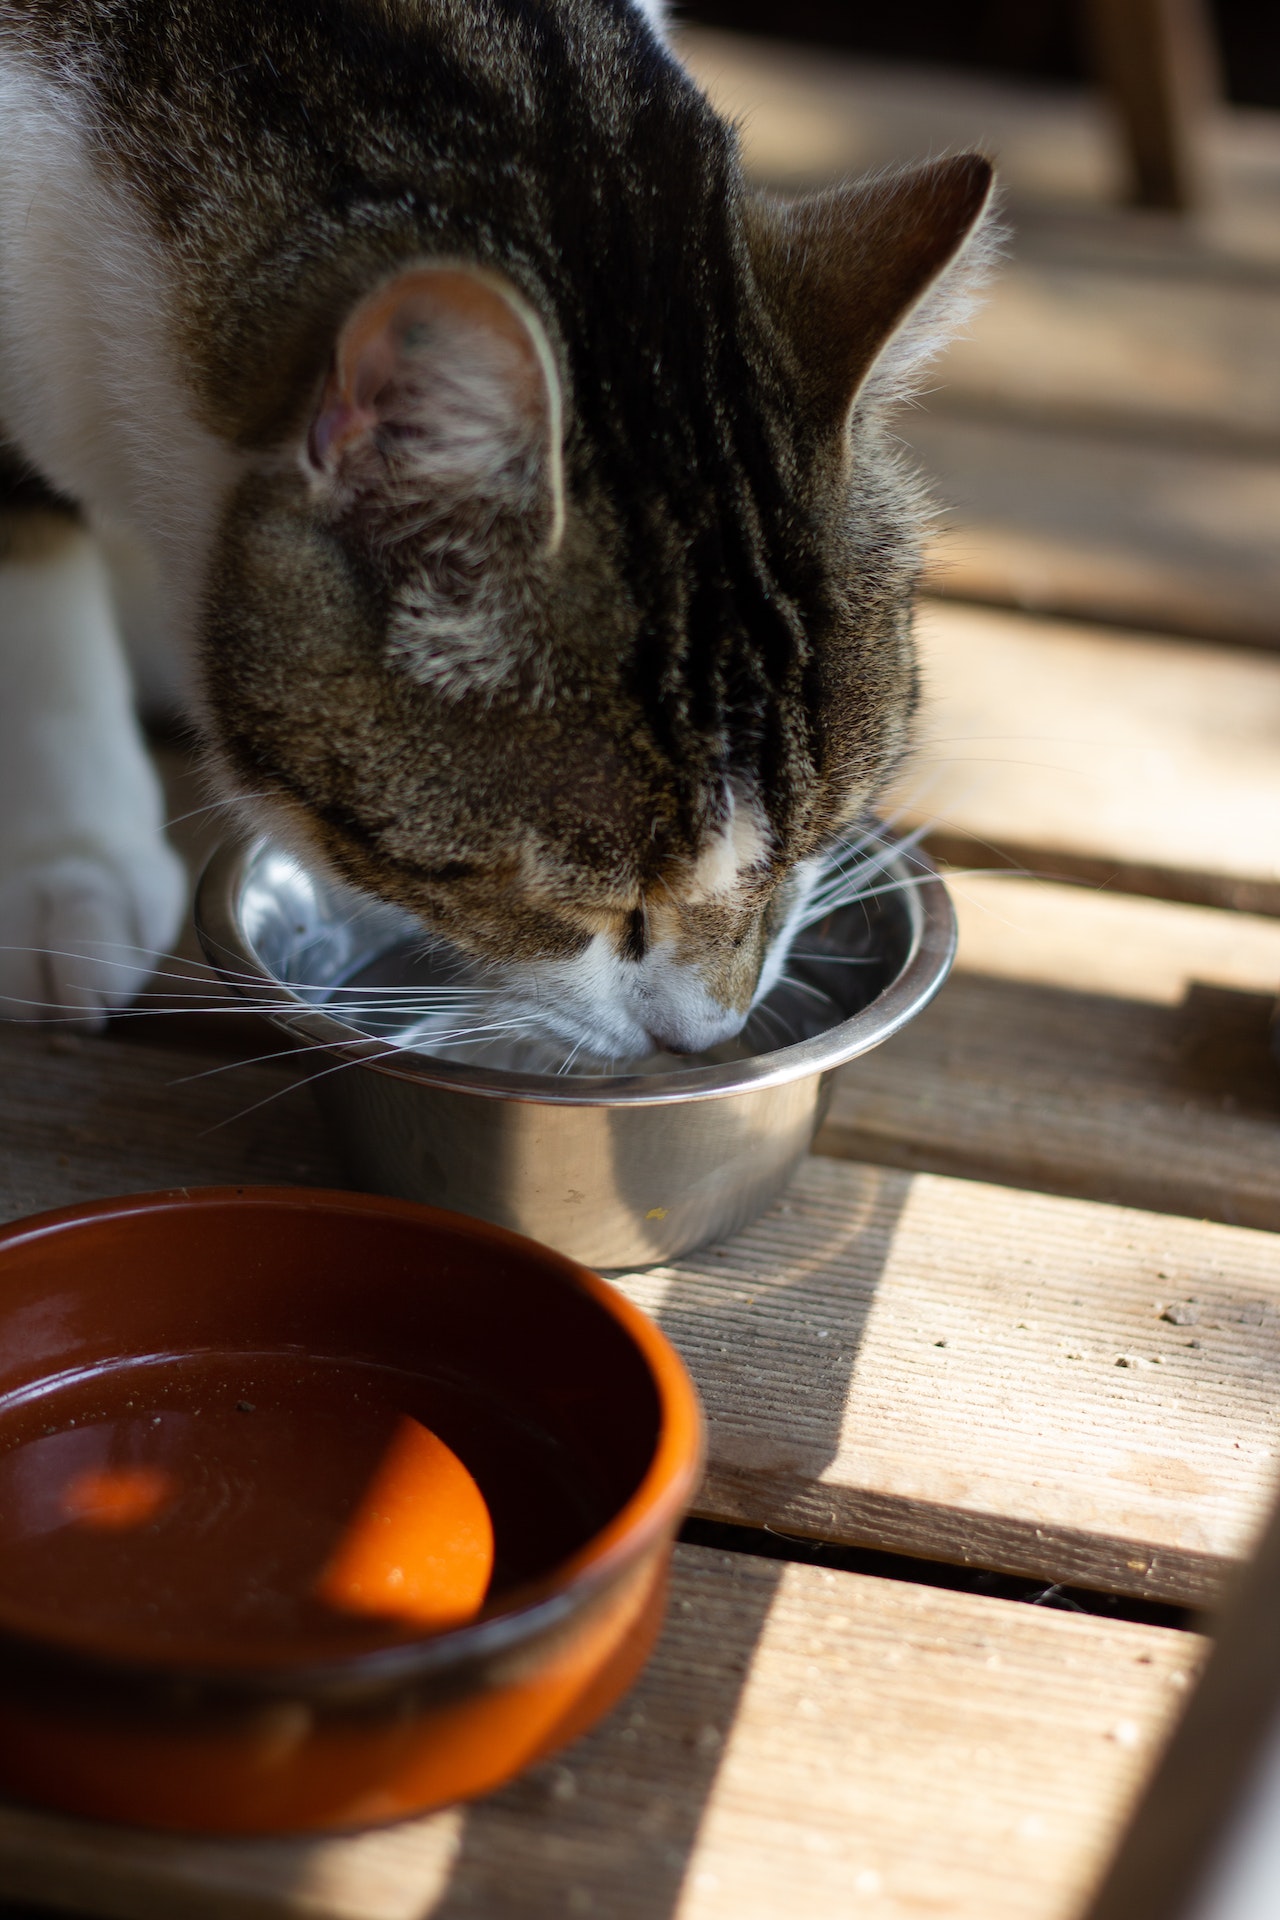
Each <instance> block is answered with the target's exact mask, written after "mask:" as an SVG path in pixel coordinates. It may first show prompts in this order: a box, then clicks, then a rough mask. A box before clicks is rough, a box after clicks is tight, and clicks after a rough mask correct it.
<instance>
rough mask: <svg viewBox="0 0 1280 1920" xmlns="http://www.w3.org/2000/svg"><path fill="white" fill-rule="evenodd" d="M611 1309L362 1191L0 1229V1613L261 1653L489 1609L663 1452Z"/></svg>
mask: <svg viewBox="0 0 1280 1920" xmlns="http://www.w3.org/2000/svg"><path fill="white" fill-rule="evenodd" d="M596 1284H598V1283H596ZM605 1302H606V1297H605V1296H604V1294H603V1292H601V1293H596V1292H593V1291H592V1288H591V1285H590V1284H588V1283H586V1282H585V1281H579V1280H578V1278H577V1277H576V1275H575V1271H574V1269H573V1268H572V1267H571V1266H570V1265H569V1263H567V1262H563V1261H561V1260H559V1259H558V1257H557V1256H555V1255H552V1254H550V1253H544V1252H543V1250H542V1249H539V1248H536V1247H533V1246H532V1245H529V1244H526V1243H522V1242H519V1241H517V1240H515V1239H514V1238H512V1237H511V1236H508V1235H506V1234H502V1233H498V1232H495V1231H494V1230H493V1229H491V1228H487V1227H484V1226H482V1225H481V1224H480V1223H478V1222H474V1221H469V1220H464V1219H462V1218H460V1217H456V1216H452V1215H447V1214H432V1213H430V1212H429V1211H428V1210H426V1209H421V1208H413V1207H408V1206H405V1205H403V1204H402V1203H398V1202H388V1201H381V1200H372V1199H366V1198H363V1197H360V1196H354V1195H353V1196H346V1195H327V1196H319V1195H315V1194H310V1193H290V1192H276V1193H273V1192H272V1191H271V1190H265V1189H264V1190H261V1191H257V1192H255V1190H253V1189H249V1190H247V1191H244V1192H239V1193H237V1192H230V1193H216V1192H214V1193H209V1194H204V1195H201V1194H196V1195H192V1196H186V1197H184V1196H154V1197H152V1198H150V1199H147V1200H140V1201H137V1202H130V1201H118V1202H112V1203H104V1205H103V1206H102V1207H101V1208H99V1209H97V1210H89V1209H81V1210H79V1211H78V1213H76V1214H73V1215H70V1216H65V1217H61V1218H60V1219H55V1221H54V1222H53V1224H51V1225H48V1226H43V1227H42V1226H40V1224H39V1223H37V1224H36V1226H35V1227H34V1228H32V1229H31V1230H29V1231H25V1232H24V1231H14V1230H10V1231H9V1233H7V1234H6V1235H5V1236H4V1237H3V1239H0V1548H2V1551H0V1629H5V1628H7V1629H9V1630H11V1631H12V1630H16V1631H19V1632H23V1631H25V1632H31V1633H35V1634H37V1635H39V1636H40V1637H41V1638H42V1639H44V1640H46V1641H47V1640H48V1638H49V1637H50V1635H52V1636H54V1637H55V1638H57V1639H59V1640H62V1641H69V1642H72V1643H74V1644H77V1645H80V1646H82V1647H86V1648H90V1649H92V1650H93V1651H94V1652H95V1653H97V1654H103V1653H105V1654H108V1655H111V1656H113V1657H120V1658H145V1660H146V1661H147V1662H148V1663H152V1664H153V1663H155V1662H156V1661H160V1662H162V1663H164V1662H174V1663H179V1664H188V1663H192V1662H194V1663H196V1664H198V1665H200V1666H205V1667H207V1666H209V1665H211V1664H212V1665H224V1664H240V1665H244V1664H249V1665H253V1664H258V1665H264V1664H265V1665H268V1666H271V1665H277V1664H286V1665H294V1664H306V1663H308V1662H315V1661H326V1660H330V1659H332V1658H334V1657H337V1656H342V1655H350V1654H355V1653H361V1652H366V1651H369V1650H372V1649H376V1648H381V1647H386V1646H389V1645H395V1644H401V1643H403V1642H404V1641H406V1640H409V1639H415V1638H420V1637H421V1636H422V1635H423V1633H424V1632H430V1631H432V1630H435V1629H438V1628H441V1627H447V1626H450V1625H457V1624H461V1623H462V1621H463V1620H465V1619H469V1618H474V1617H477V1616H479V1617H483V1616H484V1615H485V1614H492V1613H494V1612H502V1611H503V1609H504V1606H506V1605H507V1604H508V1603H509V1602H511V1600H512V1597H513V1596H515V1595H516V1594H517V1593H518V1592H519V1591H520V1590H522V1589H527V1588H528V1586H529V1583H530V1582H534V1583H536V1582H540V1581H544V1580H545V1579H546V1578H547V1576H549V1575H550V1574H552V1572H553V1570H554V1569H555V1568H557V1567H558V1566H560V1565H561V1564H562V1563H563V1562H564V1561H566V1560H567V1559H569V1558H570V1557H571V1556H574V1555H577V1554H580V1553H581V1552H582V1550H583V1549H584V1548H585V1547H586V1546H587V1545H588V1543H589V1542H590V1541H591V1540H592V1539H593V1537H595V1536H597V1535H598V1534H599V1533H600V1532H601V1530H602V1529H604V1528H607V1527H608V1526H609V1524H610V1522H611V1521H613V1520H615V1518H616V1516H617V1515H618V1514H619V1512H620V1510H621V1509H622V1508H623V1507H625V1505H626V1503H627V1502H628V1501H629V1500H630V1499H631V1498H632V1497H633V1496H634V1495H635V1493H636V1491H637V1489H638V1488H639V1487H640V1485H641V1483H642V1481H644V1479H645V1476H646V1473H647V1472H648V1470H649V1469H650V1467H651V1464H652V1462H653V1460H654V1456H655V1450H656V1448H657V1446H658V1442H659V1438H660V1428H661V1424H662V1404H661V1395H660V1392H659V1387H658V1385H657V1383H656V1381H655V1377H654V1373H653V1370H652V1367H651V1365H650V1362H649V1359H648V1358H647V1357H646V1354H645V1353H644V1352H643V1351H641V1349H640V1347H639V1346H638V1345H637V1343H636V1341H635V1340H634V1339H633V1338H632V1336H631V1334H630V1333H629V1332H628V1330H627V1327H626V1326H625V1325H623V1324H621V1322H620V1320H619V1319H618V1318H617V1317H616V1316H615V1313H614V1312H613V1311H611V1310H610V1309H609V1307H608V1306H607V1305H606V1303H605Z"/></svg>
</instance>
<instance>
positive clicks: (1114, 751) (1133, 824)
mask: <svg viewBox="0 0 1280 1920" xmlns="http://www.w3.org/2000/svg"><path fill="white" fill-rule="evenodd" d="M919 632H920V642H921V652H922V659H923V665H924V672H925V678H926V687H927V691H928V704H927V708H926V712H925V714H924V716H923V717H922V721H921V727H920V737H921V740H922V741H923V742H924V746H923V748H922V751H921V753H920V754H919V756H918V758H917V761H916V764H915V765H914V766H913V767H912V768H911V770H910V771H909V773H908V774H907V775H906V777H905V779H904V782H903V786H902V793H903V796H904V803H909V804H906V814H907V817H909V818H912V819H916V820H919V821H926V820H927V821H929V822H931V823H932V826H933V831H932V832H931V834H930V844H931V845H932V846H933V847H934V848H935V850H936V851H937V852H938V853H939V854H940V855H941V856H942V857H943V858H945V859H948V860H951V861H953V862H954V863H955V864H957V865H977V866H990V865H1000V864H1003V863H1005V862H1010V863H1013V864H1017V865H1022V866H1024V867H1026V868H1028V869H1030V870H1031V871H1033V872H1039V873H1041V874H1042V875H1044V876H1046V877H1050V878H1052V877H1058V878H1066V879H1083V880H1089V881H1093V882H1097V883H1100V884H1103V885H1114V886H1116V887H1119V888H1122V889H1125V890H1128V891H1130V892H1138V893H1153V894H1158V895H1164V896H1165V897H1167V898H1170V899H1182V900H1191V901H1200V902H1203V903H1205V904H1208V905H1215V906H1228V907H1235V908H1240V909H1242V910H1245V911H1250V912H1261V913H1272V914H1276V913H1280V781H1278V780H1277V779H1276V771H1275V770H1276V742H1277V740H1280V660H1277V659H1276V658H1274V657H1273V656H1271V655H1267V654H1263V653H1260V652H1244V651H1240V652H1228V651H1227V650H1226V649H1223V648H1216V647H1196V646H1191V645H1189V644H1186V643H1183V642H1176V643H1170V642H1162V641H1160V640H1156V639H1153V638H1146V637H1140V636H1135V635H1131V634H1122V633H1116V632H1112V631H1110V630H1107V629H1101V628H1083V627H1079V626H1073V625H1071V624H1068V623H1066V622H1054V621H1049V620H1034V619H1031V618H1028V617H1025V616H1022V615H1016V614H1009V613H1003V612H996V611H994V610H990V609H977V608H972V607H963V606H959V605H957V604H955V603H951V604H942V603H939V602H936V601H934V602H926V603H925V604H924V606H923V607H922V609H921V615H920V620H919Z"/></svg>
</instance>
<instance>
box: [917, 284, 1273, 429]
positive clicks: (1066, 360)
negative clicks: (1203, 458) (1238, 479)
mask: <svg viewBox="0 0 1280 1920" xmlns="http://www.w3.org/2000/svg"><path fill="white" fill-rule="evenodd" d="M1278 330H1280V286H1277V285H1275V284H1272V283H1271V282H1270V281H1267V280H1254V279H1250V278H1248V277H1239V278H1235V279H1232V278H1227V277H1224V278H1222V279H1221V280H1219V279H1210V278H1207V277H1200V278H1197V277H1192V276H1189V275H1188V276H1181V275H1179V276H1176V277H1175V276H1171V275H1167V274H1159V273H1151V272H1149V271H1142V270H1141V269H1139V270H1137V271H1135V270H1134V269H1132V268H1129V269H1126V268H1125V267H1124V266H1123V265H1121V264H1119V263H1117V264H1114V265H1111V266H1105V265H1103V264H1101V263H1099V264H1094V263H1081V262H1079V261H1077V260H1073V259H1066V260H1060V261H1056V260H1050V259H1034V258H1033V259H1021V260H1014V261H1012V262H1010V263H1008V264H1007V265H1006V266H1005V267H1004V268H1002V270H1001V271H1000V273H999V275H998V276H997V278H996V279H995V280H994V281H993V283H992V286H991V288H990V292H989V297H988V299H987V300H986V302H985V304H984V306H983V308H982V310H981V312H980V313H979V314H978V315H977V316H976V317H975V319H974V320H973V322H972V324H971V326H970V327H969V329H968V330H967V332H966V334H965V336H964V337H963V338H962V339H959V340H957V341H956V342H955V343H954V345H953V346H952V347H950V348H949V349H948V351H947V354H946V356H945V358H944V359H943V360H942V361H941V362H940V364H939V368H938V371H937V375H936V381H935V382H931V385H936V389H937V391H936V392H935V394H934V397H933V405H934V407H935V408H947V409H950V408H951V407H953V406H957V405H962V406H963V407H964V409H965V410H966V412H968V413H970V414H972V412H973V411H975V410H976V409H978V408H981V409H982V410H983V411H984V412H997V413H999V414H1001V415H1003V416H1005V417H1021V418H1023V419H1026V420H1032V421H1034V422H1036V423H1037V424H1039V425H1045V424H1067V425H1071V424H1082V423H1085V422H1093V423H1095V424H1098V425H1105V426H1108V427H1111V428H1114V427H1115V426H1116V425H1118V424H1121V423H1123V424H1124V425H1126V426H1128V427H1129V428H1130V429H1131V430H1132V431H1134V432H1135V433H1137V434H1139V435H1143V436H1147V437H1155V438H1156V439H1158V440H1162V441H1164V442H1169V441H1177V442H1178V443H1180V444H1183V445H1187V444H1202V445H1207V446H1211V447H1212V446H1226V447H1255V448H1260V449H1265V450H1268V451H1270V452H1271V453H1273V454H1274V453H1275V451H1276V450H1277V447H1280V369H1278V368H1277V365H1276V354H1275V350H1274V343H1275V339H1276V335H1277V331H1278Z"/></svg>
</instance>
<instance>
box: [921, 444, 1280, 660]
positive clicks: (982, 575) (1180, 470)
mask: <svg viewBox="0 0 1280 1920" xmlns="http://www.w3.org/2000/svg"><path fill="white" fill-rule="evenodd" d="M902 427H903V435H904V438H905V439H906V440H907V441H908V443H909V445H910V446H911V448H912V450H913V451H914V453H915V454H916V455H917V456H918V458H919V460H920V463H921V465H922V467H923V469H924V471H925V472H926V474H927V475H928V477H929V480H930V484H931V491H932V494H933V497H934V499H935V501H936V502H937V503H938V505H939V506H940V507H941V508H942V510H943V518H942V520H941V521H940V522H939V523H937V526H936V528H935V531H934V533H933V536H932V538H931V541H930V547H929V573H928V587H929V590H930V591H931V592H933V593H940V594H945V595H947V596H948V597H951V598H956V599H961V600H981V601H989V602H995V603H997V604H1006V605H1009V606H1014V607H1019V608H1021V609H1023V610H1024V611H1028V612H1032V613H1049V614H1053V613H1063V614H1069V615H1071V616H1072V617H1075V618H1085V619H1088V620H1097V621H1103V622H1108V621H1110V622H1113V623H1120V624H1123V625H1126V626H1131V627H1144V628H1147V629H1149V630H1151V631H1154V632H1163V633H1180V634H1186V635H1189V636H1191V637H1193V638H1198V639H1211V640H1228V641H1236V642H1243V643H1244V644H1246V645H1260V646H1275V645H1280V540H1278V539H1277V535H1276V530H1277V528H1278V527H1280V460H1276V459H1271V458H1266V457H1261V456H1258V455H1253V454H1250V455H1247V456H1246V455H1240V454H1230V453H1221V452H1209V451H1204V450H1197V449H1187V448H1183V447H1179V446H1173V445H1169V446H1152V445H1151V444H1150V443H1149V442H1147V441H1143V440H1135V439H1132V438H1127V437H1122V436H1120V435H1118V434H1106V435H1104V434H1099V433H1096V432H1086V431H1076V430H1071V429H1068V428H1062V427H1052V426H1044V425H1041V426H1029V425H1027V424H1026V423H1022V422H1018V421H1016V420H1009V419H1004V418H1000V419H996V418H985V419H984V418H978V417H967V416H965V415H962V414H945V413H941V412H936V411H935V412H929V413H918V412H913V413H911V414H909V415H907V416H905V417H904V419H903V423H902Z"/></svg>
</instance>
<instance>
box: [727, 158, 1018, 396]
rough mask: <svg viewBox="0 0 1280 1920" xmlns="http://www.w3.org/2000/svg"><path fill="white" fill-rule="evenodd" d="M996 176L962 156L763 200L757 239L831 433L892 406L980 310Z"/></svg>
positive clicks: (755, 219)
mask: <svg viewBox="0 0 1280 1920" xmlns="http://www.w3.org/2000/svg"><path fill="white" fill-rule="evenodd" d="M992 193H993V173H992V167H991V162H990V161H989V160H987V159H986V158H985V157H984V156H983V155H982V154H977V153H967V154H960V155H958V156H957V157H955V158H953V159H949V160H935V161H931V162H929V163H928V164H927V165H925V166H921V167H913V168H910V169H908V170H905V171H902V172H897V173H889V174H881V175H879V176H877V177H875V178H873V179H870V180H863V181H858V182H856V183H855V184H853V185H850V186H844V187H834V188H831V189H829V190H828V191H826V192H824V193H815V194H808V195H805V196H804V197H802V198H800V199H796V200H789V201H788V200H782V199H778V198H775V197H774V196H771V195H764V194H760V195H756V196H754V197H753V199H752V200H751V202H750V203H749V206H748V213H747V220H748V239H749V244H750V247H751V254H752V262H753V265H754V268H755V272H756V277H757V280H758V282H759V284H760V287H761V290H762V292H763V293H764V296H765V299H766V301H767V302H768V304H769V306H770V308H771V309H772V311H773V313H774V315H775V317H776V318H777V320H778V322H779V324H780V325H781V327H782V329H783V331H784V332H785V334H786V335H787V337H788V338H789V340H790V342H791V345H792V348H793V350H794V352H795V355H796V359H797V362H798V364H799V368H800V372H801V378H802V381H803V384H804V387H805V389H806V398H807V399H808V401H809V403H810V405H811V407H812V408H813V410H814V413H815V415H816V417H817V419H818V421H819V423H820V424H821V425H823V426H826V425H828V424H829V425H830V426H831V427H835V426H836V425H837V424H842V423H843V422H844V421H846V420H847V419H848V417H849V414H850V412H851V411H852V409H853V407H854V405H855V403H857V402H859V401H860V400H861V401H865V400H867V399H891V398H894V397H897V396H898V395H900V394H902V393H903V392H904V391H909V390H910V387H911V384H912V381H913V378H914V376H915V375H917V374H918V373H919V371H920V370H921V369H922V368H923V367H924V366H925V365H926V364H927V363H928V361H929V360H931V359H932V358H933V356H934V355H935V354H936V353H938V352H939V351H940V350H941V348H942V347H944V346H945V345H946V343H947V341H948V340H949V339H950V337H951V335H952V334H953V333H954V331H955V330H956V328H957V327H958V326H959V325H961V324H962V323H963V321H964V320H965V319H966V317H967V316H968V314H969V312H970V311H971V309H972V307H973V304H974V301H975V298H976V293H977V289H978V287H979V286H980V284H981V282H982V280H983V279H984V278H985V276H986V273H987V272H988V271H989V270H990V266H991V263H992V259H993V256H994V254H995V251H996V247H997V244H998V235H997V234H996V232H995V229H994V226H993V223H992V220H991V202H992Z"/></svg>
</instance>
